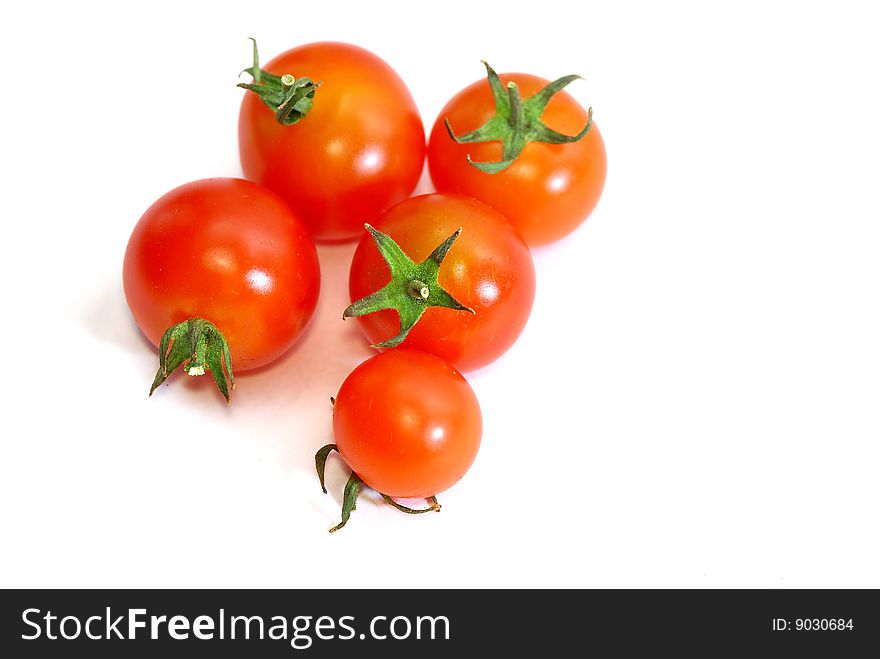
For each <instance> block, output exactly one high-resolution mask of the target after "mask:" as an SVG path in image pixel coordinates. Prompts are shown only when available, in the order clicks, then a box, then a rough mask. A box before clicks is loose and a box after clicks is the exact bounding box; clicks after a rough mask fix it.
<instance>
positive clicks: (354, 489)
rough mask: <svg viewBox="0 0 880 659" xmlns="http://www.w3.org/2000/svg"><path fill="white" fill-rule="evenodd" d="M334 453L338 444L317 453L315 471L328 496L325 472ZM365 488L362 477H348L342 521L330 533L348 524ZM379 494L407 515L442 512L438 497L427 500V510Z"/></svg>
mask: <svg viewBox="0 0 880 659" xmlns="http://www.w3.org/2000/svg"><path fill="white" fill-rule="evenodd" d="M333 451H337V452H338V449H337V448H336V444H327V445H326V446H322V447H321V448H320V449H318V452H317V453H315V469H316V471H317V472H318V480H319V481H320V482H321V489H322V490H324V494H327V488H326V487H325V485H324V470H325V468H326V466H327V458H328V457H329V455H330V453H331V452H333ZM363 487H366V485H365V484H364V481H363V480H361V477H360V476H358V475H357V474H356V473H354V472H351V475H350V476H349V477H348V481H347V482H346V483H345V490H344V491H343V494H342V521H341V522H339V524H337V525H336V526H334V527H333V528H332V529H330V533H335V532H336V531H338V530H339V529H341V528H342V527H343V526H345V525H346V524H347V523H348V520H349V518H350V517H351V513H352V511H353V510H355V509H356V508H357V498H358V495H359V494H360V492H361V488H363ZM379 494H380V495H381V496H382V498H383V499H384V500H385V501H386V503H388V504H390V505H391V506H393V507H394V508H396V509H397V510H399V511H400V512H402V513H407V514H409V515H420V514H422V513H431V512H435V513H439V512H440V508H441V506H440V504H439V503H437V497H436V496H434V497H428V498H427V499H425V500H426V501H427V502H428V504H429V505H428V507H427V508H408V507H406V506H404V505H402V504H399V503H397V502H396V501H395V500H394V499H393V498H391V497H390V496H388V495H387V494H382V493H381V492H379Z"/></svg>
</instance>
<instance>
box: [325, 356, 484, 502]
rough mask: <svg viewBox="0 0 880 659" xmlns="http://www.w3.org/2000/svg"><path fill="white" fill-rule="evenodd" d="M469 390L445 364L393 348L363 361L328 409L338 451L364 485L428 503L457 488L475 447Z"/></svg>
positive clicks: (477, 426)
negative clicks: (422, 499)
mask: <svg viewBox="0 0 880 659" xmlns="http://www.w3.org/2000/svg"><path fill="white" fill-rule="evenodd" d="M482 432H483V418H482V415H481V413H480V405H479V403H478V402H477V397H476V396H475V395H474V392H473V390H472V389H471V387H470V385H469V384H468V383H467V380H465V379H464V378H463V377H462V376H461V374H460V373H459V372H458V371H456V370H455V369H454V368H453V367H452V366H450V365H449V364H447V363H446V362H444V361H443V360H441V359H439V358H437V357H435V356H433V355H429V354H426V353H423V352H417V351H414V350H391V351H389V352H385V353H382V354H379V355H376V356H375V357H371V358H370V359H368V360H367V361H365V362H363V363H362V364H361V365H360V366H358V367H357V368H356V369H355V370H354V371H352V372H351V374H349V376H348V377H347V378H346V379H345V382H343V383H342V387H340V389H339V394H338V395H337V397H336V403H335V405H334V407H333V435H334V437H335V439H336V449H337V450H338V451H339V453H340V455H341V456H342V458H343V459H344V460H345V462H346V464H348V466H349V467H351V469H352V471H353V472H354V473H355V474H357V475H358V476H359V477H360V478H361V479H362V480H363V481H364V483H366V484H367V485H369V486H370V487H372V488H373V489H374V490H376V491H378V492H381V493H382V494H384V495H387V496H389V497H405V498H415V497H425V498H428V497H433V496H434V495H435V494H438V493H439V492H442V491H443V490H446V489H448V488H449V487H451V486H452V485H454V484H455V483H456V482H457V481H458V480H459V479H460V478H461V477H462V476H464V474H465V472H466V471H467V470H468V469H469V468H470V466H471V464H472V463H473V461H474V458H475V457H476V455H477V450H478V449H479V448H480V438H481V436H482Z"/></svg>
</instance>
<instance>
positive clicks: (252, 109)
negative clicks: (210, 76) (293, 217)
mask: <svg viewBox="0 0 880 659" xmlns="http://www.w3.org/2000/svg"><path fill="white" fill-rule="evenodd" d="M265 70H266V71H268V72H269V73H272V74H276V75H278V76H283V75H285V74H293V75H295V76H298V77H299V76H308V77H309V78H311V80H313V81H316V82H321V83H322V84H321V86H320V88H319V89H317V91H316V92H315V94H314V98H313V99H312V102H311V107H310V109H308V111H307V113H306V114H305V116H304V117H303V118H302V119H301V120H299V121H298V122H297V123H296V124H294V125H290V126H286V125H282V124H281V123H279V122H278V121H277V120H276V117H275V113H273V111H272V110H271V109H270V108H268V107H267V106H266V105H265V104H264V102H263V101H262V100H261V99H260V97H258V96H257V95H256V94H253V93H248V94H246V95H245V97H244V99H243V100H242V104H241V113H240V115H239V124H238V135H239V148H240V153H241V166H242V169H243V170H244V174H245V176H246V177H247V178H249V179H251V180H254V181H257V182H258V183H261V184H263V185H265V186H266V187H268V188H269V189H271V190H273V191H275V192H276V193H278V194H279V195H280V196H281V197H282V198H283V199H284V200H285V201H286V202H287V203H288V204H289V205H290V207H291V208H293V209H294V211H295V212H296V213H297V215H299V216H300V217H301V218H302V219H303V221H304V222H305V223H306V225H307V226H308V227H309V230H310V231H311V233H312V236H313V237H314V238H315V239H316V240H324V241H335V240H350V239H353V238H355V237H356V236H358V235H359V233H360V231H361V230H362V227H363V223H364V222H371V221H373V220H374V219H375V218H376V217H377V216H378V215H379V214H380V213H381V212H382V211H383V210H385V209H386V208H389V207H390V206H393V205H394V204H396V203H397V202H399V201H401V200H403V199H405V198H406V197H407V196H409V194H410V193H411V192H412V191H413V188H414V187H415V185H416V183H417V182H418V180H419V176H420V175H421V172H422V166H423V164H424V160H425V131H424V128H423V127H422V121H421V118H420V117H419V113H418V109H417V108H416V105H415V102H414V101H413V98H412V96H411V95H410V93H409V90H408V89H407V88H406V85H404V83H403V81H402V80H401V79H400V77H398V75H397V74H396V73H395V72H394V70H393V69H392V68H391V67H390V66H388V64H386V63H385V62H384V61H383V60H381V59H380V58H379V57H377V56H376V55H373V54H372V53H370V52H369V51H367V50H364V49H363V48H358V47H357V46H352V45H349V44H344V43H334V42H321V43H312V44H307V45H304V46H300V47H298V48H294V49H292V50H288V51H287V52H285V53H283V54H281V55H279V56H278V57H276V58H275V59H273V60H272V61H270V62H269V63H268V64H267V65H266V66H265Z"/></svg>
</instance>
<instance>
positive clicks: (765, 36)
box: [0, 2, 880, 587]
mask: <svg viewBox="0 0 880 659" xmlns="http://www.w3.org/2000/svg"><path fill="white" fill-rule="evenodd" d="M400 4H401V5H402V6H406V9H405V10H397V9H395V8H394V4H393V3H385V4H381V3H376V2H370V3H351V5H350V6H349V7H347V8H343V7H341V6H340V5H341V3H332V2H317V3H295V4H292V3H289V2H279V3H277V4H276V5H274V8H273V6H271V5H269V4H265V3H258V2H247V3H245V2H240V3H234V4H233V3H229V4H221V3H207V2H201V3H181V2H174V3H158V2H154V3H149V4H148V5H136V6H134V5H129V4H127V3H116V4H110V3H107V4H106V5H104V6H103V7H101V8H98V7H97V6H84V5H83V4H82V3H75V4H71V3H55V4H54V5H48V4H45V3H14V4H12V5H9V6H8V7H6V8H5V9H4V10H3V20H2V27H0V31H2V34H0V37H2V38H0V50H2V60H3V62H4V63H5V71H6V74H5V78H6V84H5V85H4V86H3V88H2V91H0V94H2V96H3V99H2V101H3V103H2V108H3V110H2V112H3V120H2V122H0V137H2V141H0V143H2V147H0V168H2V169H0V180H2V182H3V190H4V193H3V195H2V198H0V204H2V207H0V217H2V218H3V234H2V235H3V238H2V241H0V252H2V253H0V268H2V282H3V301H4V304H3V309H4V312H3V316H4V320H3V326H2V329H0V333H2V344H0V345H2V355H3V357H2V359H3V366H2V367H3V378H2V381H0V394H2V406H3V408H2V409H3V412H2V424H3V425H2V428H3V431H2V440H0V441H2V444H0V451H2V453H0V528H2V536H3V540H2V543H0V559H2V560H0V585H2V586H217V587H219V586H273V587H274V586H292V587H300V586H302V587H305V586H314V587H320V586H407V587H429V586H440V587H447V586H480V587H482V586H504V587H509V586H510V587H512V586H563V587H565V586H587V587H594V586H611V587H620V586H623V587H630V586H674V587H684V586H695V587H702V586H725V587H740V586H755V587H779V586H781V587H792V586H839V587H853V586H873V587H878V586H880V567H878V565H880V564H878V561H877V556H878V555H880V537H878V531H877V523H876V522H877V501H878V498H880V481H878V478H877V473H878V462H880V448H878V440H880V414H878V399H880V341H878V337H880V305H878V299H877V298H878V283H880V259H878V248H880V199H878V192H877V189H878V188H877V185H878V180H880V166H878V163H880V156H878V154H880V129H878V126H880V119H878V117H880V102H878V86H877V84H876V83H877V75H876V65H877V62H878V61H880V42H878V41H877V38H876V30H875V29H874V28H875V26H876V22H875V21H872V20H869V18H868V16H867V15H866V12H867V9H868V7H869V6H870V4H869V3H863V4H858V3H835V4H834V5H833V7H831V6H829V5H827V3H783V2H776V3H727V5H726V7H725V8H719V7H718V6H717V5H716V4H715V3H712V4H711V5H710V4H709V3H689V4H682V3H610V2H609V3H603V5H602V6H600V7H591V8H589V9H586V8H585V5H584V4H583V3H570V4H562V3H553V2H541V3H538V4H537V5H535V3H530V5H523V7H526V6H531V7H533V8H534V7H536V6H537V7H540V9H541V10H542V11H544V12H546V13H548V14H550V15H552V16H555V17H557V18H560V19H561V20H560V24H559V26H558V28H556V30H555V31H554V32H551V31H549V30H547V29H544V26H547V25H548V24H549V22H548V21H547V20H536V19H531V18H528V16H527V14H523V13H520V12H514V11H510V10H509V9H507V8H510V7H511V6H512V5H511V4H510V3H500V2H497V3H492V5H494V6H493V7H487V6H486V5H488V4H489V3H475V2H468V3H450V2H444V3H442V4H441V3H437V4H434V5H431V6H430V7H429V5H428V4H427V3H406V4H405V5H403V3H400ZM251 35H253V36H256V37H258V38H259V42H260V46H261V50H262V53H263V54H264V56H265V57H266V58H267V59H268V58H269V57H271V56H273V55H275V54H277V53H278V52H280V51H281V50H283V49H285V48H287V47H291V46H293V45H295V44H298V43H303V42H307V41H313V40H318V39H330V38H332V39H339V40H345V41H351V42H354V43H357V44H360V45H362V46H365V47H367V48H370V49H372V50H373V51H375V52H376V53H378V54H379V55H381V56H382V57H384V58H385V59H386V60H387V61H389V62H390V63H391V64H392V65H393V66H394V67H395V68H396V69H397V70H398V72H399V73H400V74H401V76H402V77H403V78H404V80H405V81H406V82H407V83H408V84H409V86H410V89H411V90H412V92H413V94H414V96H415V98H416V100H417V102H418V104H419V108H420V110H421V112H422V115H423V118H424V120H425V122H426V124H427V125H428V127H430V125H431V122H432V121H433V120H434V117H435V115H436V113H437V111H438V110H439V109H440V107H441V106H442V104H443V103H444V102H445V101H446V100H447V98H448V97H449V96H450V95H452V94H453V93H454V92H456V91H457V90H459V89H460V88H461V87H463V86H464V85H466V84H468V83H470V82H472V81H473V80H475V79H477V78H479V77H480V75H481V72H482V68H481V66H480V59H481V58H488V59H489V60H490V61H491V62H492V64H493V65H494V66H495V67H496V68H497V69H498V70H499V71H508V70H525V71H529V72H533V73H536V74H539V75H542V76H545V77H556V76H559V75H563V74H566V73H570V72H578V73H581V74H583V75H584V76H585V77H586V82H579V83H577V84H574V85H572V87H571V91H572V92H573V93H574V94H575V96H576V97H577V98H578V99H579V100H581V102H583V103H585V104H591V105H593V107H594V109H595V116H596V121H597V124H598V125H599V126H600V127H601V129H602V133H603V136H604V138H605V141H606V145H607V149H608V160H609V177H608V184H607V187H606V190H605V194H604V197H603V199H602V201H601V202H600V205H599V207H598V209H597V210H596V212H595V213H594V215H593V216H592V217H591V219H590V220H589V222H588V223H587V224H585V225H584V226H583V227H582V228H581V229H580V230H579V231H578V232H577V233H575V234H574V235H572V236H571V237H570V238H569V239H567V240H565V241H563V242H560V243H558V244H557V245H555V246H553V247H551V248H547V249H543V250H541V251H539V252H537V253H536V254H535V261H536V266H537V271H538V277H539V290H538V297H537V301H536V304H535V308H534V312H533V315H532V318H531V321H530V324H529V326H528V328H527V329H526V331H525V333H524V334H523V336H522V338H521V340H520V341H519V343H518V344H517V345H516V346H515V347H514V348H513V349H512V350H511V351H510V352H509V353H508V354H507V355H506V356H505V357H504V358H502V360H500V361H499V362H497V363H496V364H494V365H492V366H490V367H488V368H486V369H483V370H482V371H480V372H477V373H474V374H472V375H471V377H470V379H471V382H472V384H473V386H474V388H475V390H476V391H477V394H478V396H479V398H480V401H481V403H482V408H483V413H484V417H485V434H484V439H483V448H482V451H481V453H480V455H479V457H478V459H477V462H476V464H475V465H474V467H473V469H472V470H471V472H470V473H469V474H468V475H467V476H466V477H465V479H464V480H463V481H462V482H461V483H460V484H459V485H457V486H456V487H455V488H453V489H452V490H451V491H449V492H447V493H445V494H443V495H442V496H441V501H442V503H443V504H444V508H443V512H442V513H441V514H439V515H424V516H422V517H420V518H411V517H407V516H405V515H402V514H399V513H397V512H396V511H394V510H392V509H390V508H388V507H387V506H384V505H378V504H374V503H372V502H369V501H363V502H362V503H361V505H360V506H359V508H358V510H357V511H356V512H355V514H354V515H353V516H352V519H351V522H350V523H349V525H348V526H347V527H346V528H345V529H344V531H343V532H341V533H338V534H333V535H331V534H328V533H327V529H328V528H329V527H330V526H331V525H333V524H335V523H336V521H337V520H338V515H339V501H340V497H341V489H342V485H343V482H344V479H345V473H344V472H343V469H342V468H341V467H340V466H339V463H338V462H335V461H334V462H333V463H332V466H331V467H330V469H329V489H330V492H331V493H332V494H331V495H323V494H322V493H321V490H320V488H319V487H318V483H317V480H316V477H315V474H314V470H313V458H312V456H313V454H314V451H315V449H316V448H318V447H319V446H321V445H323V444H325V443H327V442H328V441H330V440H331V430H330V409H329V404H328V396H330V395H331V394H334V393H335V391H336V389H337V388H338V386H339V384H340V383H341V381H342V380H343V378H344V377H345V375H346V374H347V373H348V372H349V371H350V370H351V369H352V367H353V366H355V364H357V363H358V362H359V361H360V360H362V359H363V358H365V357H367V356H368V355H369V354H370V352H369V349H368V348H367V347H366V346H365V344H364V342H363V340H362V338H361V336H360V334H359V333H358V330H357V328H356V326H355V324H354V323H343V322H342V321H341V320H340V314H341V310H342V309H343V308H344V306H345V305H346V304H347V301H348V300H347V297H346V295H347V293H346V286H347V284H346V282H347V276H348V275H347V269H348V259H349V257H350V253H351V251H352V247H351V246H347V247H334V248H326V247H325V248H321V250H320V252H321V266H322V269H323V291H322V297H321V301H320V304H319V308H318V312H317V315H316V317H315V319H314V322H313V324H312V326H311V330H310V332H309V333H308V335H307V338H306V339H305V340H304V341H303V342H302V343H301V344H300V345H299V347H298V349H297V350H295V351H294V352H293V353H291V354H289V355H288V356H287V357H286V358H285V359H283V360H282V361H281V362H280V363H278V364H277V365H275V366H274V367H273V368H270V369H267V370H264V371H262V372H260V373H258V374H256V375H248V374H242V375H241V376H240V379H239V385H238V387H237V388H236V392H235V399H234V404H233V405H232V407H231V408H230V409H227V408H226V406H225V405H224V404H222V402H221V400H220V397H219V396H218V395H217V393H216V392H215V391H212V389H211V386H210V382H208V381H207V380H202V381H199V382H195V381H188V380H184V379H183V378H181V379H179V380H178V381H176V382H174V383H173V384H172V386H170V387H165V388H162V389H161V390H160V392H159V393H158V395H156V396H154V397H153V398H152V399H148V398H147V395H146V392H147V388H148V385H149V383H150V380H151V378H152V376H153V370H154V365H155V357H154V355H153V352H152V350H151V349H150V348H149V347H148V345H147V344H146V342H145V340H144V339H142V338H141V336H140V335H139V333H138V331H137V330H136V328H135V326H134V325H133V323H132V322H131V320H130V318H129V313H128V309H127V308H126V305H125V301H124V298H123V295H122V285H121V264H122V256H123V251H124V249H125V245H126V241H127V239H128V236H129V233H130V231H131V229H132V227H133V226H134V224H135V222H136V221H137V219H138V218H139V217H140V215H141V213H142V212H143V211H144V210H145V209H146V207H147V206H148V205H149V204H150V203H151V202H152V201H153V200H154V199H155V198H157V197H158V196H159V195H161V194H162V193H164V192H165V191H167V190H168V189H170V188H172V187H174V186H176V185H178V184H181V183H184V182H186V181H189V180H192V179H197V178H203V177H208V176H222V175H227V176H237V175H240V169H239V164H238V154H237V142H236V121H237V115H238V105H239V100H240V98H241V94H242V92H241V91H240V90H238V89H236V88H235V86H234V83H235V82H236V73H237V72H238V71H239V70H241V69H242V68H244V67H245V66H247V65H248V63H249V57H250V49H249V48H250V46H249V42H248V41H247V40H246V37H248V36H251ZM422 189H427V187H426V185H423V186H422Z"/></svg>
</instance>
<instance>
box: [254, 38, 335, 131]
mask: <svg viewBox="0 0 880 659" xmlns="http://www.w3.org/2000/svg"><path fill="white" fill-rule="evenodd" d="M251 41H253V42H254V64H253V66H251V67H250V68H247V69H245V70H244V71H242V73H248V74H250V75H251V77H252V78H253V79H254V82H253V84H249V83H244V82H240V83H238V86H239V87H241V88H242V89H247V90H248V91H252V92H253V93H255V94H256V95H257V96H259V97H260V99H261V100H262V101H263V103H265V104H266V106H267V107H268V108H269V109H270V110H272V112H274V113H275V119H277V120H278V123H280V124H282V125H283V126H292V125H293V124H295V123H296V122H297V121H299V120H300V119H302V118H303V117H305V116H306V115H307V114H308V113H309V110H311V109H312V101H313V99H314V98H315V91H316V90H317V89H318V87H320V86H321V83H320V82H313V81H312V80H311V79H310V78H295V77H294V76H293V75H292V74H289V73H288V74H286V75H283V76H276V75H273V74H272V73H268V72H266V71H263V69H261V68H260V55H259V53H258V52H257V40H256V39H254V38H253V37H251Z"/></svg>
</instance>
